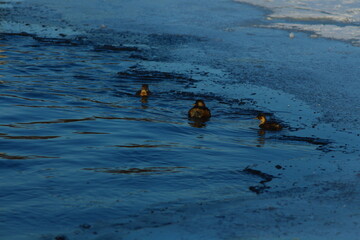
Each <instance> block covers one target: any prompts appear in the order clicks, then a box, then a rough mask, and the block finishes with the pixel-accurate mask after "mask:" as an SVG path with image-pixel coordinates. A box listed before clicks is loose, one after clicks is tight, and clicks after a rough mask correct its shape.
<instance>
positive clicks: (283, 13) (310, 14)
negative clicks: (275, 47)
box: [236, 0, 360, 46]
mask: <svg viewBox="0 0 360 240" xmlns="http://www.w3.org/2000/svg"><path fill="white" fill-rule="evenodd" d="M236 1H237V2H242V3H249V4H253V5H256V6H261V7H265V8H267V9H269V10H270V11H272V12H271V13H269V15H268V18H267V19H268V20H269V23H270V26H271V27H274V28H279V29H287V30H293V31H309V32H314V33H316V34H317V35H319V36H322V37H326V38H330V39H337V40H343V41H349V42H351V43H353V44H354V45H356V46H360V3H359V1H354V0H351V1H348V0H331V1H328V0H315V1H314V0H295V1H287V0H272V1H267V0H255V1H253V0H236ZM281 19H288V20H289V19H291V20H295V21H301V22H297V23H291V22H290V23H289V22H286V23H284V22H281ZM263 27H269V26H263ZM314 36H316V35H314Z"/></svg>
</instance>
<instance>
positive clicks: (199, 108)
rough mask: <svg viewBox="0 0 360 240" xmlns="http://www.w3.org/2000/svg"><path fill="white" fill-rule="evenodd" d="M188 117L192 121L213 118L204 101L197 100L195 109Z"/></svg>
mask: <svg viewBox="0 0 360 240" xmlns="http://www.w3.org/2000/svg"><path fill="white" fill-rule="evenodd" d="M188 116H189V118H192V119H201V120H207V119H209V118H210V117H211V113H210V110H209V109H208V108H207V107H206V105H205V103H204V101H203V100H196V102H195V104H194V107H192V108H191V109H190V110H189V112H188Z"/></svg>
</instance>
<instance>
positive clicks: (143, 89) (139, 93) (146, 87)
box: [136, 84, 151, 97]
mask: <svg viewBox="0 0 360 240" xmlns="http://www.w3.org/2000/svg"><path fill="white" fill-rule="evenodd" d="M150 94H151V92H150V90H149V85H147V84H143V85H142V86H141V89H140V90H139V91H137V92H136V95H137V96H141V97H147V96H149V95H150Z"/></svg>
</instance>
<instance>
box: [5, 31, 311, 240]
mask: <svg viewBox="0 0 360 240" xmlns="http://www.w3.org/2000/svg"><path fill="white" fill-rule="evenodd" d="M0 39H1V40H0V44H1V45H0V58H1V59H0V64H1V66H0V69H1V72H0V74H1V78H0V80H1V85H0V89H1V90H0V98H1V101H0V104H1V109H2V114H1V117H0V137H1V138H0V143H1V150H0V166H1V168H0V171H1V181H0V184H1V195H0V196H1V198H0V201H1V205H0V206H1V216H0V224H1V225H2V227H1V228H0V234H1V235H2V236H5V237H6V239H30V236H32V237H34V236H35V239H38V238H40V236H42V235H43V234H47V233H61V232H62V231H65V229H67V228H69V229H71V228H75V227H77V226H79V225H81V224H94V223H96V222H100V221H109V222H111V221H112V222H114V223H116V222H121V221H123V219H126V218H131V217H133V216H134V215H136V214H139V213H141V212H143V211H148V210H149V211H150V210H151V209H154V208H159V207H164V206H173V205H181V204H185V203H190V202H192V203H193V202H202V201H216V200H222V199H226V198H233V197H237V198H242V197H249V196H250V197H251V196H254V195H256V193H254V192H252V191H250V190H249V187H251V186H259V185H261V184H260V183H259V182H260V181H262V180H264V179H263V178H262V177H261V175H259V174H253V173H251V172H250V173H249V172H247V171H243V170H244V169H245V168H246V167H247V166H250V167H251V168H253V169H258V170H261V171H263V172H264V171H266V170H268V171H266V172H267V173H268V174H272V175H276V176H278V177H280V178H281V175H278V174H280V173H281V170H279V169H277V168H276V167H275V166H276V165H278V164H280V165H282V166H286V164H287V163H288V161H298V160H301V158H303V157H305V156H309V155H310V154H314V153H315V148H316V146H314V145H311V144H308V143H306V142H301V141H298V142H296V141H295V142H294V141H292V142H291V141H280V140H277V139H276V138H277V136H280V135H284V134H287V133H288V131H287V130H285V131H284V132H282V133H266V134H265V135H261V134H260V133H259V132H258V129H257V121H255V120H254V119H252V118H253V117H254V115H255V114H256V111H257V110H259V109H255V108H254V106H252V104H251V101H249V102H246V101H245V102H240V101H238V99H229V98H226V96H220V97H219V96H212V95H206V94H205V95H200V96H199V95H196V94H194V93H192V92H194V89H193V88H194V83H196V81H198V80H197V79H192V76H189V75H179V74H172V73H164V72H149V71H145V70H144V69H141V68H140V67H138V66H137V64H136V63H137V62H138V61H139V60H135V59H134V58H132V57H131V56H132V54H133V53H132V52H131V51H130V50H131V49H128V50H129V51H113V50H106V49H103V50H99V49H98V50H94V49H95V48H94V47H93V46H86V45H78V46H73V45H71V44H66V43H53V42H51V41H50V42H47V41H36V40H34V39H33V38H31V37H25V36H8V35H4V36H1V38H0ZM119 69H121V70H119ZM142 83H148V84H149V85H150V89H151V90H152V91H153V93H154V94H153V95H152V96H151V97H149V98H148V99H140V98H139V97H136V96H134V93H135V92H136V91H137V90H138V89H139V88H140V86H141V84H142ZM195 90H196V89H195ZM197 98H202V99H204V100H205V102H206V103H207V105H208V107H209V108H210V109H211V110H212V112H213V117H212V119H211V120H210V121H208V122H207V123H205V124H203V125H201V124H200V125H199V124H196V123H193V122H191V121H189V120H188V119H187V111H188V109H189V108H190V107H191V106H192V104H193V103H194V100H195V99H197ZM267 186H269V187H271V182H270V183H268V184H267ZM267 190H268V191H271V188H269V189H267ZM19 229H21V232H19ZM32 237H31V239H34V238H32Z"/></svg>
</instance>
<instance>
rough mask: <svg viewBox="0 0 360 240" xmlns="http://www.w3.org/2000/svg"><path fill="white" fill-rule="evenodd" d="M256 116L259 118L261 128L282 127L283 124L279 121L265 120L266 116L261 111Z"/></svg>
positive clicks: (278, 129)
mask: <svg viewBox="0 0 360 240" xmlns="http://www.w3.org/2000/svg"><path fill="white" fill-rule="evenodd" d="M256 118H257V119H259V120H260V124H259V127H260V128H261V129H263V130H269V131H280V130H282V129H283V126H282V125H281V124H280V123H277V122H274V121H267V119H266V116H265V115H264V114H262V113H260V114H259V115H258V116H257V117H256Z"/></svg>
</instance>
